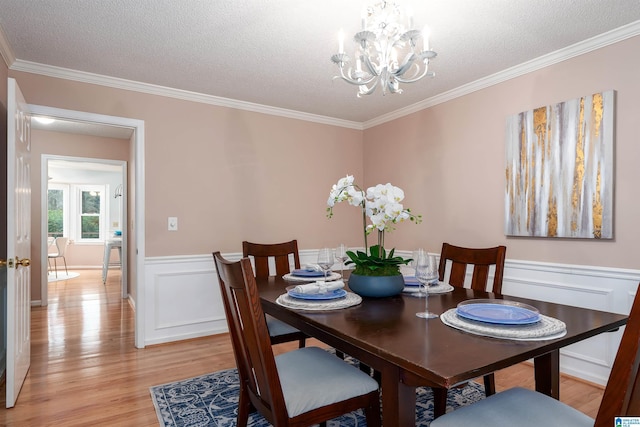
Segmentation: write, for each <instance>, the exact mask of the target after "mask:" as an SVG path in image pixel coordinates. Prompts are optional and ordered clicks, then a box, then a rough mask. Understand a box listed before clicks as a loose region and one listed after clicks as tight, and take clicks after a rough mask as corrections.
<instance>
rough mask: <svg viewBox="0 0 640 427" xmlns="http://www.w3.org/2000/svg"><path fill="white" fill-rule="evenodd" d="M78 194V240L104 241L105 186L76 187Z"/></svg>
mask: <svg viewBox="0 0 640 427" xmlns="http://www.w3.org/2000/svg"><path fill="white" fill-rule="evenodd" d="M76 188H77V194H78V198H77V200H78V204H77V210H76V212H78V216H77V221H78V222H77V226H76V240H78V241H80V242H82V241H91V240H93V241H95V240H102V239H103V236H104V223H105V221H104V212H105V209H104V204H105V200H104V199H105V197H104V195H105V194H106V191H105V186H104V185H79V186H76Z"/></svg>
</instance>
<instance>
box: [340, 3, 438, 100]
mask: <svg viewBox="0 0 640 427" xmlns="http://www.w3.org/2000/svg"><path fill="white" fill-rule="evenodd" d="M405 25H406V27H405ZM412 27H413V16H412V15H411V13H407V14H403V13H402V9H401V7H400V5H399V4H398V3H396V2H395V1H381V2H378V3H375V4H373V5H371V6H369V7H367V8H366V10H365V11H364V13H363V16H362V31H359V32H357V33H356V34H355V35H354V37H353V39H354V41H355V42H356V50H355V58H356V63H355V67H354V66H353V65H351V64H350V61H351V59H350V58H349V55H347V54H346V53H345V52H344V33H343V32H342V30H340V35H339V37H338V40H339V45H338V53H336V54H335V55H333V56H331V61H333V62H334V63H335V64H337V65H338V67H339V68H340V75H339V76H335V77H334V79H336V78H341V79H343V80H345V81H346V82H348V83H351V84H353V85H357V86H358V94H357V95H358V97H361V96H362V95H370V94H372V93H373V92H374V91H375V89H376V88H377V87H378V86H381V88H382V94H383V95H386V93H387V91H388V92H390V93H402V89H400V83H414V82H417V81H418V80H420V79H422V78H423V77H425V76H429V77H433V76H435V73H434V72H433V71H430V70H429V60H430V59H433V58H435V57H436V55H437V53H436V52H434V51H433V50H431V49H430V48H429V31H428V29H427V28H426V27H425V28H424V30H423V31H420V30H416V29H414V28H412ZM407 28H408V29H407ZM400 58H402V60H401V61H400Z"/></svg>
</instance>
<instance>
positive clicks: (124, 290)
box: [40, 130, 129, 307]
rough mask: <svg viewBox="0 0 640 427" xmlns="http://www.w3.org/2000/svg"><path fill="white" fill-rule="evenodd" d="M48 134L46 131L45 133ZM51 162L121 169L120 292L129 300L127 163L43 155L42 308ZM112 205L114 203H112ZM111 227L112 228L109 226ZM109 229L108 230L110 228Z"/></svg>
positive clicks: (45, 302)
mask: <svg viewBox="0 0 640 427" xmlns="http://www.w3.org/2000/svg"><path fill="white" fill-rule="evenodd" d="M44 132H46V130H45V131H44ZM51 160H65V161H68V162H78V163H101V164H105V165H114V166H119V167H120V176H121V179H122V181H121V182H122V184H123V203H122V207H121V212H120V213H121V215H122V216H121V221H120V224H119V227H120V228H121V229H122V228H124V230H125V232H124V233H122V251H121V256H122V259H121V260H120V269H121V272H122V279H121V284H122V289H121V291H120V294H121V296H122V298H127V297H128V296H129V295H128V293H127V289H128V279H127V271H128V264H129V257H128V249H129V233H127V232H126V228H125V227H123V224H124V225H126V224H128V223H129V216H128V214H127V206H128V203H129V199H128V191H127V189H128V188H129V180H128V179H127V162H126V161H124V160H109V159H96V158H89V157H74V156H63V155H57V154H43V155H42V157H41V162H40V170H41V171H42V173H41V174H40V178H41V179H40V189H41V193H40V194H41V196H42V197H41V200H40V206H41V209H40V214H41V218H40V219H41V221H40V230H41V239H40V244H41V245H42V246H41V248H42V251H41V253H42V257H41V258H40V259H42V261H43V262H42V263H41V264H42V265H41V270H40V279H41V283H42V286H41V290H40V297H41V298H40V300H41V303H40V305H41V306H42V307H45V306H46V305H48V304H49V286H48V285H49V283H48V280H47V279H48V263H47V262H45V261H44V260H47V259H48V250H47V249H48V247H47V246H48V245H47V235H48V229H49V222H48V188H49V176H50V174H49V161H51ZM110 203H112V202H111V201H110ZM107 224H110V222H109V221H107ZM109 227H110V226H109ZM109 227H107V228H109ZM109 238H110V236H105V240H107V239H109Z"/></svg>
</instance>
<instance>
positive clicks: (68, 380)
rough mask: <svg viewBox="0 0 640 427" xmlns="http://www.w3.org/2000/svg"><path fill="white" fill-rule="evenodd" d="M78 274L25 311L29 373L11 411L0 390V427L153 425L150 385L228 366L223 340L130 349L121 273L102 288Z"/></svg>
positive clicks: (91, 274) (129, 314)
mask: <svg viewBox="0 0 640 427" xmlns="http://www.w3.org/2000/svg"><path fill="white" fill-rule="evenodd" d="M78 272H79V273H80V276H79V277H77V278H74V279H71V280H66V281H59V282H53V283H50V284H49V306H48V307H32V314H31V331H32V337H31V369H30V371H29V373H28V375H27V379H26V381H25V383H24V386H23V387H22V391H21V393H20V396H19V398H18V401H17V404H16V406H15V407H14V408H12V409H8V410H7V409H5V408H4V406H5V401H4V398H5V396H4V387H3V388H2V395H0V405H1V409H0V426H5V425H6V426H46V425H56V426H62V425H64V426H65V427H67V426H86V425H110V426H132V425H136V426H147V425H148V426H157V425H158V421H157V417H156V414H155V411H154V408H153V404H152V403H151V398H150V396H149V390H148V388H149V387H150V386H152V385H157V384H162V383H166V382H170V381H175V380H178V379H182V378H187V377H191V376H196V375H200V374H203V373H205V372H210V371H213V370H218V369H222V368H228V367H232V366H234V359H233V355H232V353H230V351H231V348H230V345H229V343H228V337H227V336H226V335H222V336H219V337H213V338H211V337H210V338H202V339H197V340H190V341H186V342H182V343H180V344H177V345H176V344H166V345H158V346H151V347H147V348H146V349H144V350H138V349H136V348H135V347H134V341H133V340H134V333H133V322H134V319H133V313H134V311H133V309H132V308H131V306H130V305H129V303H128V302H127V300H123V299H121V298H120V271H119V270H113V271H110V272H109V276H108V281H107V285H106V286H104V285H103V284H102V279H101V271H100V270H78ZM218 342H220V343H221V344H223V345H221V346H220V348H221V349H223V353H227V354H226V355H225V357H220V358H216V357H215V356H214V349H213V348H212V347H214V346H215V343H218Z"/></svg>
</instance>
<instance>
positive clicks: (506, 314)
mask: <svg viewBox="0 0 640 427" xmlns="http://www.w3.org/2000/svg"><path fill="white" fill-rule="evenodd" d="M456 314H458V316H460V317H464V318H465V319H470V320H475V321H478V322H485V323H494V324H500V325H528V324H530V323H536V322H538V321H539V320H540V313H539V312H538V310H537V309H536V308H535V307H532V306H530V305H527V304H523V303H519V302H516V301H507V300H487V299H485V300H469V301H463V302H461V303H460V304H458V307H457V308H456Z"/></svg>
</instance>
